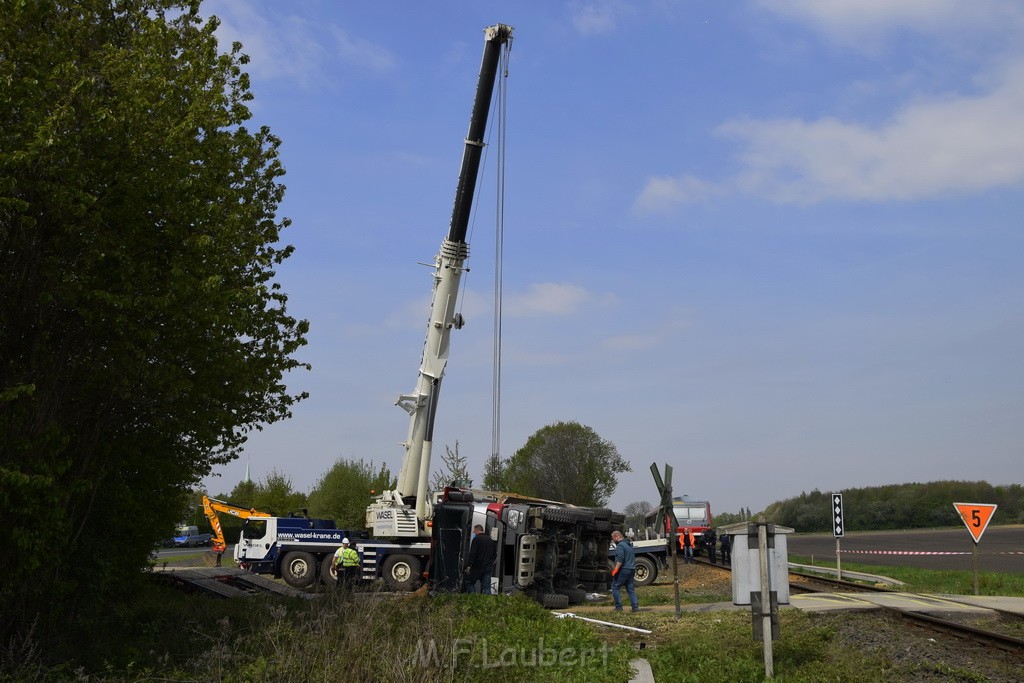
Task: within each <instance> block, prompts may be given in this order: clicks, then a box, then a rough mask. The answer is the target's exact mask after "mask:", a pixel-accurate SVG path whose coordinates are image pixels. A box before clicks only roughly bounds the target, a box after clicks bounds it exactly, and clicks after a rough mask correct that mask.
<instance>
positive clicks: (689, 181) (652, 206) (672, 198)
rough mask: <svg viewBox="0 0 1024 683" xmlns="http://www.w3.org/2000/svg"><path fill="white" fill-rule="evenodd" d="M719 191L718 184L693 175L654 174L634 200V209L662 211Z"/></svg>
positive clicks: (638, 210) (651, 211)
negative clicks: (671, 175) (669, 175)
mask: <svg viewBox="0 0 1024 683" xmlns="http://www.w3.org/2000/svg"><path fill="white" fill-rule="evenodd" d="M719 192H720V189H719V188H718V187H717V186H715V185H713V184H711V183H709V182H706V181H704V180H701V179H700V178H695V177H694V176H691V175H682V176H677V177H668V176H653V177H651V178H649V179H648V180H647V184H646V185H645V186H644V189H643V190H641V191H640V194H639V195H638V196H637V198H636V200H635V201H634V202H633V211H635V212H637V213H662V212H665V211H670V210H672V209H674V208H675V207H677V206H678V205H680V204H686V203H689V202H696V201H701V200H704V199H707V198H708V197H711V196H713V195H716V194H718V193H719Z"/></svg>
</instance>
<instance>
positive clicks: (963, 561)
mask: <svg viewBox="0 0 1024 683" xmlns="http://www.w3.org/2000/svg"><path fill="white" fill-rule="evenodd" d="M787 543H788V546H789V554H790V555H799V556H802V557H812V556H813V557H814V558H815V559H818V558H821V559H823V560H825V559H827V560H835V557H836V540H835V538H833V537H832V536H831V535H830V534H790V535H789V537H788V539H787ZM973 546H974V539H973V538H971V534H970V532H968V531H967V527H960V528H958V529H914V530H912V531H865V532H853V533H850V532H847V534H846V536H844V537H843V538H842V539H840V546H839V547H840V549H841V550H842V551H843V560H844V561H846V562H856V563H858V564H872V565H879V566H884V567H921V568H923V569H961V570H968V571H969V570H970V569H971V561H972V560H971V553H972V548H973ZM865 550H883V551H902V552H908V551H909V552H931V553H935V552H960V553H966V554H964V555H910V554H901V555H894V554H877V555H876V554H870V553H858V552H851V551H865ZM978 569H979V570H980V571H988V572H1007V573H1010V572H1024V526H1020V525H1015V526H990V527H989V528H988V529H987V530H986V531H985V534H984V535H983V536H982V537H981V542H980V543H979V544H978Z"/></svg>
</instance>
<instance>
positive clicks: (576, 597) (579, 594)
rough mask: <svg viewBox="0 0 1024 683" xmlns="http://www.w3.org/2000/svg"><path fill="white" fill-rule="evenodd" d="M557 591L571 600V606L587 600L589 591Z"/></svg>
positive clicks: (561, 589)
mask: <svg viewBox="0 0 1024 683" xmlns="http://www.w3.org/2000/svg"><path fill="white" fill-rule="evenodd" d="M555 590H556V591H557V592H558V593H560V594H562V595H564V596H565V597H567V598H569V604H570V605H578V604H580V603H581V602H586V600H587V591H585V590H583V589H580V588H556V589H555Z"/></svg>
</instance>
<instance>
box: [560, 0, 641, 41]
mask: <svg viewBox="0 0 1024 683" xmlns="http://www.w3.org/2000/svg"><path fill="white" fill-rule="evenodd" d="M570 11H571V13H572V24H573V26H575V27H576V30H577V31H579V32H580V33H581V34H583V35H585V36H588V35H597V34H601V33H609V32H611V31H613V30H615V27H616V25H617V24H618V21H619V19H620V18H621V16H622V15H623V14H624V13H625V12H626V11H627V6H626V5H624V4H623V3H621V2H619V1H618V0H592V1H591V2H575V3H573V5H572V7H571V8H570Z"/></svg>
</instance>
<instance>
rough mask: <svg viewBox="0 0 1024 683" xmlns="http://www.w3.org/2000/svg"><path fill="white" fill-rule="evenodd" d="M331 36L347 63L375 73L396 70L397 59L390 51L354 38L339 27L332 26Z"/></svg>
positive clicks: (338, 53)
mask: <svg viewBox="0 0 1024 683" xmlns="http://www.w3.org/2000/svg"><path fill="white" fill-rule="evenodd" d="M331 34H332V35H333V37H334V46H335V52H336V54H337V55H338V56H339V57H340V58H341V59H342V61H344V62H345V63H347V64H351V65H353V66H358V67H361V68H363V69H365V70H367V71H370V72H373V73H383V72H386V71H390V70H391V69H392V68H394V66H395V57H394V55H392V54H391V51H390V50H388V49H386V48H384V47H381V46H380V45H376V44H374V43H371V42H370V41H368V40H362V39H360V38H356V37H353V36H351V35H349V33H348V32H347V31H345V30H344V29H342V28H340V27H338V26H331Z"/></svg>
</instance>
